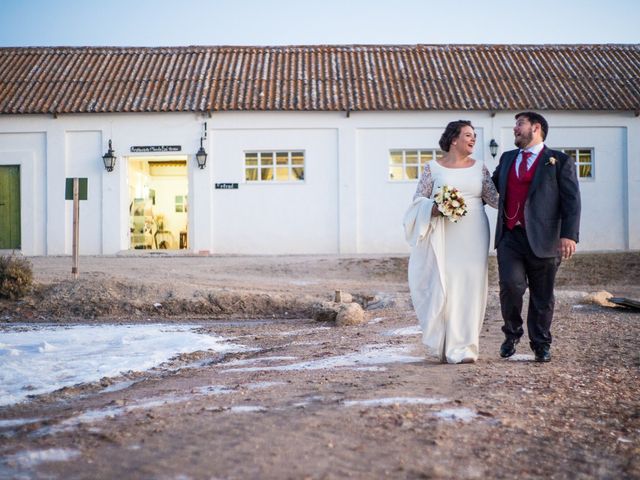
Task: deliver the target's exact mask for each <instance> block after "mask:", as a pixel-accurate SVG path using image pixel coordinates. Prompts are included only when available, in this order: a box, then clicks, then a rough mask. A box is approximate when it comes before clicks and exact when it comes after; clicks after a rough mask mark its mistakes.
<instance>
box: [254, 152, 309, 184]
mask: <svg viewBox="0 0 640 480" xmlns="http://www.w3.org/2000/svg"><path fill="white" fill-rule="evenodd" d="M244 179H245V180H246V181H247V182H302V181H304V152H303V151H299V150H295V151H271V152H245V153H244Z"/></svg>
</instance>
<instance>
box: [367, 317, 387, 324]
mask: <svg viewBox="0 0 640 480" xmlns="http://www.w3.org/2000/svg"><path fill="white" fill-rule="evenodd" d="M384 320H386V318H384V317H376V318H372V319H371V320H369V321H368V322H367V323H368V324H369V325H374V324H376V323H380V322H383V321H384Z"/></svg>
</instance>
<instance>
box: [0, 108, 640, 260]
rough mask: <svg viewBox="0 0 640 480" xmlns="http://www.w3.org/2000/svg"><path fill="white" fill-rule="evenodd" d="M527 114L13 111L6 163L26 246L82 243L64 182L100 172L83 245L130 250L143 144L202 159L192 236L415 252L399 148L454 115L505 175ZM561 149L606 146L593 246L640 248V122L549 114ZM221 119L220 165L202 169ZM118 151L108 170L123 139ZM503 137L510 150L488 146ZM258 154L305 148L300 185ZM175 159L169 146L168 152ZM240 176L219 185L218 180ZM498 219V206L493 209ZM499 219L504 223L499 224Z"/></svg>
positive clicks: (586, 244)
mask: <svg viewBox="0 0 640 480" xmlns="http://www.w3.org/2000/svg"><path fill="white" fill-rule="evenodd" d="M514 113H515V112H500V113H497V114H496V115H495V116H492V115H490V113H489V112H475V113H469V112H363V113H359V112H356V113H351V115H350V116H349V117H347V115H346V114H345V113H335V112H332V113H329V112H321V113H318V112H295V113H287V112H274V113H268V112H225V113H214V114H213V115H212V116H211V117H208V116H204V115H201V114H190V113H179V114H178V113H165V114H112V115H60V116H59V117H58V118H53V117H52V116H48V115H24V116H18V115H9V116H1V117H0V165H20V171H21V222H22V224H21V226H22V248H21V250H22V252H23V253H24V254H26V255H47V254H48V255H57V254H70V253H71V205H70V203H71V202H68V201H65V200H64V180H65V178H66V177H72V176H79V177H87V178H88V179H89V199H88V200H87V201H86V202H82V204H81V207H80V211H81V232H80V236H81V248H80V251H81V254H114V253H117V252H119V251H122V250H126V249H128V248H129V238H128V220H129V219H128V207H129V194H128V188H127V175H128V169H127V162H126V159H127V158H131V157H135V156H142V155H144V154H135V153H131V152H130V147H131V146H133V145H180V146H181V147H182V151H181V152H180V154H184V155H187V156H188V174H187V177H188V182H189V212H188V224H189V244H190V245H189V246H190V249H191V250H192V251H193V252H201V251H206V252H210V253H224V254H231V253H238V254H280V253H345V254H351V253H405V252H407V251H408V249H407V247H406V245H405V243H404V239H403V238H402V228H401V222H402V215H403V213H404V210H405V209H406V207H407V205H408V204H409V202H410V201H411V198H412V196H413V193H414V191H415V188H416V182H414V181H408V182H391V181H389V180H388V152H389V150H390V149H415V148H437V144H438V139H439V137H440V134H441V132H442V130H443V128H444V126H445V125H446V123H447V122H449V121H450V120H455V119H461V118H462V119H469V120H471V121H472V122H473V123H474V125H475V127H476V130H477V133H478V142H477V144H476V152H475V155H474V156H475V158H476V159H478V160H479V161H484V162H485V163H486V164H487V166H488V168H489V170H490V171H493V168H494V167H495V165H496V163H497V158H499V155H500V153H502V151H504V150H509V149H512V148H514V147H513V134H512V126H513V123H514V118H513V116H514ZM543 114H544V115H545V117H546V118H547V119H548V121H549V123H550V134H549V138H548V139H547V140H548V141H547V144H548V145H549V146H551V147H582V148H593V149H594V172H595V177H594V179H593V180H583V181H581V183H580V187H581V192H582V199H583V215H582V228H581V242H580V245H579V249H580V250H582V251H600V250H624V249H631V250H638V249H640V208H639V207H640V119H639V117H636V116H634V115H633V114H632V113H631V112H621V113H606V112H588V113H581V112H577V113H576V112H544V113H543ZM205 121H206V122H207V126H208V136H207V140H206V142H205V148H206V150H207V152H208V153H209V158H208V163H207V167H206V168H205V169H204V170H200V169H198V168H197V167H196V165H195V159H194V154H195V152H196V151H197V149H198V147H199V140H200V136H201V134H202V127H203V123H204V122H205ZM110 138H111V139H112V140H113V148H114V149H115V151H116V154H117V155H118V163H117V165H116V168H115V170H114V171H113V172H111V173H108V172H106V171H105V170H104V168H103V166H102V158H101V156H102V154H103V153H104V152H105V151H106V149H107V142H108V140H109V139H110ZM491 138H495V139H496V140H497V141H498V143H499V145H500V152H499V153H498V156H497V157H496V159H493V158H492V157H491V155H490V154H489V148H488V143H489V140H490V139H491ZM247 150H285V151H293V150H302V151H304V152H305V170H306V171H305V180H304V182H301V183H299V184H297V183H290V184H267V185H263V184H247V183H245V182H244V180H243V179H244V172H243V161H244V152H245V151H247ZM155 155H162V154H155ZM227 182H228V183H238V184H239V188H238V189H237V190H215V189H214V184H215V183H227ZM487 213H488V215H489V217H490V222H491V223H492V224H493V223H494V222H495V211H493V210H492V209H490V208H487ZM492 228H493V227H492Z"/></svg>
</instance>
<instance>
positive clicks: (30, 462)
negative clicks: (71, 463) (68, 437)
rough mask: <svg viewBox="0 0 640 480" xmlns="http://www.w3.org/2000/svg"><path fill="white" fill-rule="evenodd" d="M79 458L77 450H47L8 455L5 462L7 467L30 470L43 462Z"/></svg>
mask: <svg viewBox="0 0 640 480" xmlns="http://www.w3.org/2000/svg"><path fill="white" fill-rule="evenodd" d="M79 456H80V452H79V451H78V450H73V449H70V448H49V449H47V450H26V451H24V452H18V453H14V454H13V455H8V456H7V457H5V458H6V460H5V462H6V463H7V464H9V465H19V466H20V467H22V468H31V467H35V466H36V465H39V464H41V463H45V462H66V461H68V460H73V459H74V458H77V457H79Z"/></svg>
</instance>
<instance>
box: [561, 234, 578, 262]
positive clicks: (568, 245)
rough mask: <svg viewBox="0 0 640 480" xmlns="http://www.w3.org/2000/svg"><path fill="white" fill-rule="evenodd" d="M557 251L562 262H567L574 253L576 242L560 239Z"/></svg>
mask: <svg viewBox="0 0 640 480" xmlns="http://www.w3.org/2000/svg"><path fill="white" fill-rule="evenodd" d="M558 250H559V253H560V255H562V259H563V260H569V259H570V258H571V257H572V256H573V254H574V253H576V242H574V241H573V240H571V239H570V238H561V239H560V247H559V248H558Z"/></svg>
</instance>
